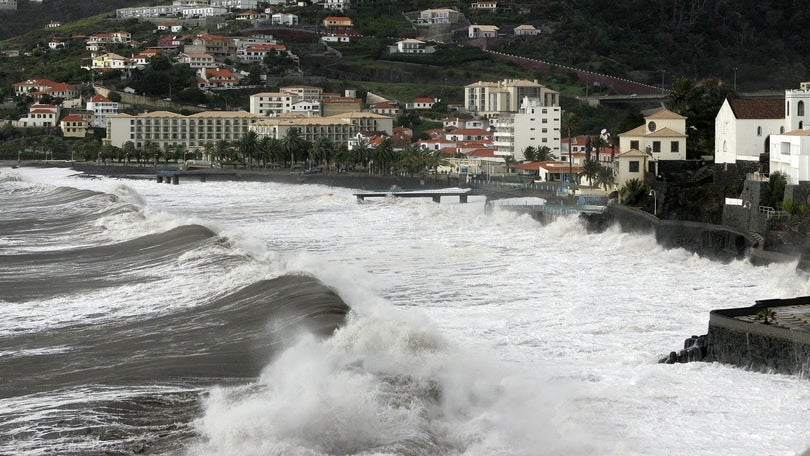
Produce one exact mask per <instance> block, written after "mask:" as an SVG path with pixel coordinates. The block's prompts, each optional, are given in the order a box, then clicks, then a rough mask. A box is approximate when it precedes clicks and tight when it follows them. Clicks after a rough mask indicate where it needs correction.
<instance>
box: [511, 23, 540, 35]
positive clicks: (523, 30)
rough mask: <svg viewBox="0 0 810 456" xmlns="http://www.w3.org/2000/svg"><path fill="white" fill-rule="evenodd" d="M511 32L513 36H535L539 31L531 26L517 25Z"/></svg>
mask: <svg viewBox="0 0 810 456" xmlns="http://www.w3.org/2000/svg"><path fill="white" fill-rule="evenodd" d="M512 32H513V33H514V34H515V36H537V35H539V34H540V30H538V29H536V28H534V26H533V25H531V24H522V25H518V26H517V27H515V28H514V29H513V31H512Z"/></svg>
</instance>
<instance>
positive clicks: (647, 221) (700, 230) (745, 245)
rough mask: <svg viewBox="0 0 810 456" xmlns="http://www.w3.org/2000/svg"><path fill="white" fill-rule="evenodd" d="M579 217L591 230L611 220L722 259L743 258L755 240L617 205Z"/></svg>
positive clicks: (724, 229)
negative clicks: (662, 218) (659, 217)
mask: <svg viewBox="0 0 810 456" xmlns="http://www.w3.org/2000/svg"><path fill="white" fill-rule="evenodd" d="M583 219H584V220H585V221H586V223H587V225H588V227H589V229H592V230H594V229H595V230H599V229H600V228H604V227H606V226H607V225H609V224H610V223H614V222H615V223H618V224H619V226H620V227H621V229H622V230H623V231H628V232H651V233H654V235H655V239H656V241H658V243H659V244H661V245H662V246H664V247H666V248H683V249H685V250H688V251H690V252H694V253H697V254H698V255H701V256H705V257H708V258H712V259H718V260H722V261H729V260H732V259H735V258H742V257H744V256H745V255H746V253H747V252H748V250H749V249H750V248H751V247H753V246H754V245H756V242H757V241H756V239H754V238H753V237H752V236H750V235H749V234H747V233H744V232H742V231H739V230H735V229H733V228H730V227H728V226H725V225H712V224H708V223H699V222H689V221H682V220H659V219H658V218H657V217H655V216H653V215H652V214H650V213H647V212H644V211H641V210H638V209H634V208H632V207H627V206H621V205H614V206H608V208H607V210H606V211H605V212H604V213H603V214H597V215H592V214H588V215H583Z"/></svg>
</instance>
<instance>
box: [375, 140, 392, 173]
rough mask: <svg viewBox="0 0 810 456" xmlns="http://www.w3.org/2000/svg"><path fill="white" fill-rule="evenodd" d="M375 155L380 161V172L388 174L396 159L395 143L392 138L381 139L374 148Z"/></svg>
mask: <svg viewBox="0 0 810 456" xmlns="http://www.w3.org/2000/svg"><path fill="white" fill-rule="evenodd" d="M374 157H375V158H376V159H377V161H378V162H379V163H380V173H381V174H387V171H388V168H389V167H390V166H391V163H392V162H393V161H394V145H393V144H391V139H389V138H385V139H383V140H382V141H380V144H378V145H377V147H376V149H375V150H374Z"/></svg>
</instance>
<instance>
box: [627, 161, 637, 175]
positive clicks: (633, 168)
mask: <svg viewBox="0 0 810 456" xmlns="http://www.w3.org/2000/svg"><path fill="white" fill-rule="evenodd" d="M628 165H630V172H631V173H637V172H638V169H639V166H638V161H637V160H633V161H631V162H629V163H628Z"/></svg>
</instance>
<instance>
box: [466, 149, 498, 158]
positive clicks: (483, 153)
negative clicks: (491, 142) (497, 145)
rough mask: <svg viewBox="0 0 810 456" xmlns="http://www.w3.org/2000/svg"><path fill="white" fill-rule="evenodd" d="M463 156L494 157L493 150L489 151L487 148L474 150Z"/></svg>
mask: <svg viewBox="0 0 810 456" xmlns="http://www.w3.org/2000/svg"><path fill="white" fill-rule="evenodd" d="M465 155H467V156H468V157H488V158H494V157H495V149H491V148H489V147H482V148H480V149H475V150H471V151H469V152H467V153H466V154H465Z"/></svg>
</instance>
